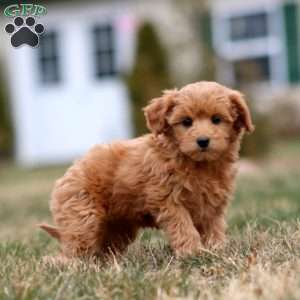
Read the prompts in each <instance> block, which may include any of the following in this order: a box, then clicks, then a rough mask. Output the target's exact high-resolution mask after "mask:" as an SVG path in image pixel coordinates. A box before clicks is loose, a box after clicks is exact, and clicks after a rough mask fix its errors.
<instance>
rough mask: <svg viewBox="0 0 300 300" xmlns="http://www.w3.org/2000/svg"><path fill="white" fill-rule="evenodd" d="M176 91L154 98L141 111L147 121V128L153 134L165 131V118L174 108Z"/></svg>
mask: <svg viewBox="0 0 300 300" xmlns="http://www.w3.org/2000/svg"><path fill="white" fill-rule="evenodd" d="M177 94H178V91H177V90H168V91H165V92H164V93H163V96H162V97H160V98H154V99H152V100H151V101H150V104H149V105H147V106H146V107H145V108H144V109H143V111H144V114H145V118H146V121H147V127H148V128H149V129H150V130H151V131H152V132H153V133H155V134H160V133H163V132H164V131H166V129H167V128H168V123H167V120H166V117H167V115H168V113H169V112H170V111H171V110H172V108H173V107H174V106H175V99H174V98H175V96H176V95H177Z"/></svg>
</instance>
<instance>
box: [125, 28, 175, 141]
mask: <svg viewBox="0 0 300 300" xmlns="http://www.w3.org/2000/svg"><path fill="white" fill-rule="evenodd" d="M127 84H128V88H129V93H130V98H131V101H132V114H133V123H134V127H135V134H136V135H140V134H143V133H145V132H147V129H146V125H145V119H144V115H143V112H142V108H143V107H144V106H145V105H146V104H147V102H148V101H149V100H150V99H152V98H155V97H158V96H159V95H160V94H161V91H162V90H164V89H168V88H170V87H171V80H170V77H169V70H168V63H167V53H166V51H165V49H164V48H163V46H162V45H161V43H160V40H159V38H158V35H157V33H156V31H155V29H154V28H153V26H152V25H151V24H150V23H144V24H142V25H141V27H140V28H139V31H138V35H137V49H136V60H135V65H134V67H133V69H132V72H131V74H130V75H129V76H128V78H127Z"/></svg>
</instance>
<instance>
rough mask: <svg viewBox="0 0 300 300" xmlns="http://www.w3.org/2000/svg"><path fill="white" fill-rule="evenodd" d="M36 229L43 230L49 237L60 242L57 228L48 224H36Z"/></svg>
mask: <svg viewBox="0 0 300 300" xmlns="http://www.w3.org/2000/svg"><path fill="white" fill-rule="evenodd" d="M38 227H40V228H41V229H43V230H45V231H46V232H47V233H48V234H49V235H51V236H52V237H53V238H55V239H57V240H60V237H61V235H60V233H59V230H58V228H57V227H54V226H50V225H48V224H38Z"/></svg>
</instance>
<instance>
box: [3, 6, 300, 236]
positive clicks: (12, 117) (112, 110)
mask: <svg viewBox="0 0 300 300" xmlns="http://www.w3.org/2000/svg"><path fill="white" fill-rule="evenodd" d="M11 3H12V2H11V1H1V4H0V5H1V9H2V11H3V9H4V8H5V7H6V6H7V5H9V4H11ZM22 3H26V1H22ZM29 3H32V1H29ZM38 4H43V5H44V6H45V7H46V8H47V15H45V16H42V17H40V18H37V20H36V22H38V23H42V24H43V25H44V26H45V33H44V34H43V35H42V36H41V37H40V44H39V46H38V47H37V48H30V47H28V46H22V47H20V48H18V49H15V48H13V47H12V46H11V44H10V40H9V39H10V38H9V36H8V35H7V34H6V33H5V31H4V30H0V45H1V46H0V205H1V211H0V218H1V220H2V222H4V224H6V225H7V226H6V228H9V226H8V225H9V224H10V225H12V224H14V225H13V226H14V228H16V227H17V224H19V225H22V226H24V221H22V220H24V218H25V217H26V222H27V223H28V220H31V219H32V223H34V222H35V221H36V219H41V220H44V219H47V218H49V213H48V208H47V201H48V199H49V195H50V191H51V186H52V184H53V181H54V179H56V178H57V177H58V176H61V175H62V174H63V172H64V170H65V168H66V165H68V164H69V163H70V162H71V161H72V160H74V159H77V158H79V157H80V156H81V155H82V154H84V153H85V152H86V151H87V150H88V149H89V148H90V147H91V146H92V145H94V144H96V143H103V142H111V141H114V140H119V139H126V138H131V137H133V136H136V135H140V134H143V133H145V132H147V130H146V128H145V121H144V116H143V113H142V111H141V108H142V107H143V106H145V104H146V103H147V102H148V101H149V100H150V99H152V98H153V97H156V96H158V95H160V94H161V91H162V90H164V89H168V88H174V87H181V86H182V85H185V84H187V83H190V82H194V81H199V80H216V81H218V82H220V83H223V84H225V85H228V86H230V87H232V88H236V89H239V90H241V91H242V92H243V93H244V94H245V95H246V98H247V100H248V103H249V105H250V106H251V110H252V113H253V118H254V123H255V125H256V131H255V133H254V134H252V135H250V136H247V137H246V139H245V142H244V144H243V148H242V160H241V163H240V175H241V177H240V178H241V179H240V184H239V185H238V192H237V198H238V199H237V200H238V201H237V202H236V204H235V205H236V210H233V215H232V224H235V225H237V224H242V223H243V222H245V220H247V218H246V217H245V216H246V215H247V216H249V217H257V216H258V215H259V214H260V213H262V211H263V213H264V214H267V216H268V218H269V217H270V218H273V217H276V218H282V219H289V218H291V217H293V218H296V217H299V215H300V199H299V198H300V186H299V183H298V182H299V175H300V157H299V153H300V45H299V37H300V35H299V32H300V14H299V9H300V1H284V0H252V1H244V0H226V1H223V0H212V1H204V0H203V1H201V0H195V1H193V0H187V1H179V0H152V1H146V0H111V1H108V0H107V1H105V0H103V1H101V0H99V1H88V0H86V1H67V0H65V1H50V0H49V1H43V3H38ZM12 20H13V19H10V18H7V17H5V16H4V15H3V14H1V16H0V26H1V28H3V29H4V27H5V24H7V23H8V22H11V21H12ZM249 178H250V179H249ZM16 206H20V207H22V208H23V209H21V210H18V211H16V209H15V207H16ZM29 223H30V222H29ZM22 226H21V227H22ZM18 230H20V228H19V229H18ZM4 231H5V230H3V233H4Z"/></svg>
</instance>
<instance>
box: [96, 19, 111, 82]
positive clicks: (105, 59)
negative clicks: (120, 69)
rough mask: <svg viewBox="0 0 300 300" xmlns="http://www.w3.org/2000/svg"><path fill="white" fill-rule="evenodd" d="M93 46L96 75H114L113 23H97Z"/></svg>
mask: <svg viewBox="0 0 300 300" xmlns="http://www.w3.org/2000/svg"><path fill="white" fill-rule="evenodd" d="M92 33H93V48H94V57H95V76H96V77H97V78H103V77H109V76H114V75H115V74H116V68H115V47H114V30H113V27H112V25H109V24H106V25H96V26H95V27H94V28H93V31H92Z"/></svg>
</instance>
